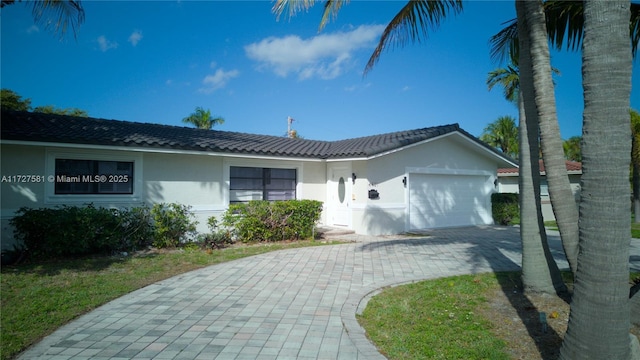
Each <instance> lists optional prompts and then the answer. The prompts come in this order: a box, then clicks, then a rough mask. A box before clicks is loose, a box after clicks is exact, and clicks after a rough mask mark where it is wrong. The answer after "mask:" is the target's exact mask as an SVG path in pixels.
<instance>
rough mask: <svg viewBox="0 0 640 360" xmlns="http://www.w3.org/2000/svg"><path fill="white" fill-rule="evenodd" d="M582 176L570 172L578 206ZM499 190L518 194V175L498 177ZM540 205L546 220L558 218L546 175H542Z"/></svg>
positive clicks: (572, 188) (572, 189) (570, 181)
mask: <svg viewBox="0 0 640 360" xmlns="http://www.w3.org/2000/svg"><path fill="white" fill-rule="evenodd" d="M580 176H581V175H580V174H569V185H570V186H571V191H572V192H573V196H574V199H575V201H576V206H578V202H579V201H580ZM498 192H501V193H515V194H517V193H518V192H519V189H518V176H517V175H502V176H500V177H498ZM540 205H541V209H542V218H543V219H544V221H553V220H555V219H556V216H555V215H554V213H553V207H552V206H551V198H550V197H549V191H548V186H547V181H546V177H545V176H544V175H542V176H540Z"/></svg>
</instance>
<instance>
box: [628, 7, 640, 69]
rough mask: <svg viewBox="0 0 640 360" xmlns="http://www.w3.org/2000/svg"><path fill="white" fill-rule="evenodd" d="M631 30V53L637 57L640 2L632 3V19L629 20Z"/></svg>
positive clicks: (639, 30) (639, 32)
mask: <svg viewBox="0 0 640 360" xmlns="http://www.w3.org/2000/svg"><path fill="white" fill-rule="evenodd" d="M629 32H630V35H631V54H632V55H633V58H634V59H635V57H636V53H637V52H638V42H639V41H640V4H637V3H633V2H632V3H631V20H630V22H629Z"/></svg>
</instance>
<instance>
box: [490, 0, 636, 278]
mask: <svg viewBox="0 0 640 360" xmlns="http://www.w3.org/2000/svg"><path fill="white" fill-rule="evenodd" d="M536 3H538V5H539V4H540V1H536ZM544 13H545V17H544V20H542V19H539V24H540V27H542V21H544V25H545V28H546V29H545V32H546V33H547V36H548V38H549V40H550V41H551V43H552V45H554V46H555V47H556V48H558V49H562V48H563V47H564V46H566V47H567V48H569V49H574V50H575V49H579V47H580V44H581V42H582V37H583V30H582V27H583V23H584V20H583V2H582V1H566V0H549V1H546V2H544ZM629 20H630V22H629V28H630V37H631V43H632V53H633V54H634V55H635V53H636V50H637V45H638V41H639V40H640V4H635V3H632V4H631V15H630V19H629ZM505 24H506V25H507V26H506V27H505V28H504V29H503V30H501V31H500V32H499V33H498V34H496V35H495V36H494V37H493V38H492V39H491V42H492V45H493V46H492V50H491V55H492V57H493V58H494V59H508V58H512V57H513V56H515V54H517V53H518V49H519V46H518V40H517V37H518V22H517V21H516V20H510V21H508V22H506V23H505ZM565 37H566V40H567V41H566V43H565V42H563V40H564V39H565ZM541 45H542V46H546V45H545V44H542V42H541ZM546 52H547V53H548V50H547V51H546ZM536 78H537V79H538V77H536ZM544 78H545V79H547V80H545V82H546V83H549V82H550V80H549V77H547V76H545V77H544ZM539 79H543V78H539ZM535 89H537V90H536V91H541V89H542V88H541V87H540V86H539V85H536V86H535ZM552 93H553V91H552V87H551V85H549V86H548V87H547V88H546V90H545V91H543V92H541V94H542V95H545V94H546V95H545V96H541V97H539V98H538V99H539V100H540V101H542V102H544V103H546V101H551V100H553V99H554V98H553V96H552ZM536 97H537V95H536ZM543 99H546V100H543ZM525 101H527V102H528V101H532V98H529V99H528V100H527V99H525ZM554 102H555V100H554ZM550 106H551V104H550V103H548V104H547V105H546V107H547V109H549V108H550ZM553 107H554V108H555V105H553ZM539 110H540V109H539ZM543 114H545V116H544V117H542V118H541V119H539V121H542V123H544V124H546V125H544V126H542V124H541V128H540V133H541V135H540V137H541V141H542V148H543V149H542V152H543V156H544V157H545V169H546V170H547V181H548V183H549V193H550V198H551V202H552V205H553V210H554V214H555V217H556V220H557V222H558V227H559V230H560V233H561V236H562V242H563V247H564V249H565V254H566V256H567V260H568V261H569V264H570V266H571V269H572V271H574V272H575V269H576V261H577V260H576V259H577V252H578V227H577V222H578V212H577V208H576V207H575V206H573V201H572V200H571V199H573V194H572V191H571V188H570V186H569V180H568V176H567V175H566V166H565V164H564V161H563V159H562V156H561V155H562V154H563V151H562V150H563V149H562V147H561V145H558V144H561V139H560V137H559V136H560V134H559V129H558V130H557V131H556V128H557V120H556V121H555V122H548V121H549V120H550V119H552V118H553V117H555V110H554V111H553V112H552V113H549V112H544V113H543ZM545 139H546V141H545ZM545 154H546V155H545ZM547 158H550V159H547ZM552 159H553V160H552Z"/></svg>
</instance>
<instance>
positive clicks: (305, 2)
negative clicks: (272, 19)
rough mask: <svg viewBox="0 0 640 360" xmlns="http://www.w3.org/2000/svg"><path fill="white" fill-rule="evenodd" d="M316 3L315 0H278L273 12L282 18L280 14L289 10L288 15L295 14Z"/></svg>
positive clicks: (277, 17) (278, 17)
mask: <svg viewBox="0 0 640 360" xmlns="http://www.w3.org/2000/svg"><path fill="white" fill-rule="evenodd" d="M313 5H315V1H314V0H277V1H276V2H275V4H273V7H272V8H271V12H273V13H274V14H276V19H277V20H280V16H281V15H282V14H283V13H284V12H285V10H287V9H288V11H287V16H288V17H293V16H295V15H296V14H297V13H298V12H300V11H302V10H307V9H309V8H311V7H312V6H313Z"/></svg>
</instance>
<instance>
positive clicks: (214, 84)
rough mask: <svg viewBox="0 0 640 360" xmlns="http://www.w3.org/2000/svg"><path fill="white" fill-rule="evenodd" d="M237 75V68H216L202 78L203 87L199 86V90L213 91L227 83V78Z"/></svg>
mask: <svg viewBox="0 0 640 360" xmlns="http://www.w3.org/2000/svg"><path fill="white" fill-rule="evenodd" d="M238 75H240V72H239V71H238V70H229V71H224V69H222V68H220V69H218V70H216V72H215V73H214V74H213V75H207V76H205V78H204V79H203V80H202V83H203V84H204V87H203V88H200V90H199V91H200V92H203V93H206V94H209V93H211V92H213V91H216V90H218V89H220V88H223V87H224V86H225V85H227V82H229V80H231V79H233V78H234V77H237V76H238Z"/></svg>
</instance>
